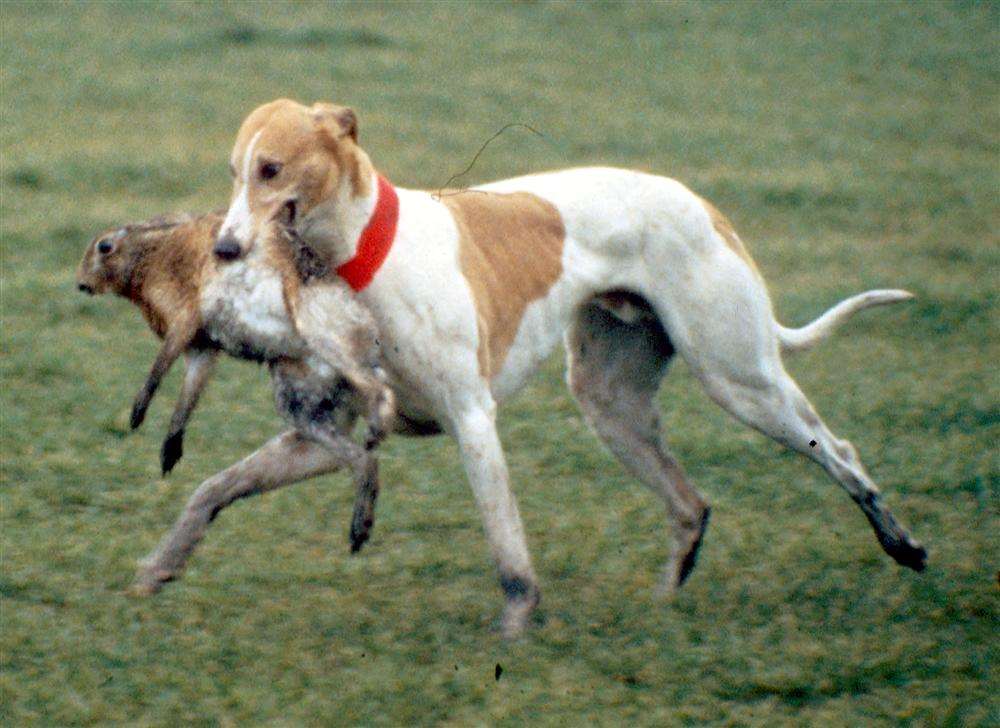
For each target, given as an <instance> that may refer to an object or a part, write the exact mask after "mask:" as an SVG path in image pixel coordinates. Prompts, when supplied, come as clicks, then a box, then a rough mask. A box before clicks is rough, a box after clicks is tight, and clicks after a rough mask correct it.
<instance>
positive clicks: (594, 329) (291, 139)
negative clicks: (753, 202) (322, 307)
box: [215, 100, 926, 635]
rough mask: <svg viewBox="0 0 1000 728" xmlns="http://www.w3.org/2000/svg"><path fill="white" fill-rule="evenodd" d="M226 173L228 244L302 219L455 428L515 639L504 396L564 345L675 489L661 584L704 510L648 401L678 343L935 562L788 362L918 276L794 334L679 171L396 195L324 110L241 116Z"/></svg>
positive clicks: (700, 371)
mask: <svg viewBox="0 0 1000 728" xmlns="http://www.w3.org/2000/svg"><path fill="white" fill-rule="evenodd" d="M231 171H232V173H233V177H234V194H233V200H232V203H231V205H230V208H229V211H228V214H227V216H226V219H225V222H224V224H223V227H222V229H221V231H220V237H219V240H218V241H217V243H216V248H215V250H216V254H217V255H218V257H219V258H220V259H222V260H227V261H230V262H231V265H233V266H247V269H248V270H249V269H250V268H252V267H253V265H254V263H253V261H254V260H255V259H256V258H255V256H256V255H257V253H256V250H257V248H259V242H258V237H259V232H260V231H262V230H264V229H265V228H266V226H267V224H268V223H269V222H270V221H271V220H273V219H275V218H277V219H279V220H281V221H282V222H284V223H286V224H291V225H293V226H294V227H295V228H296V230H297V231H298V233H299V234H300V235H301V236H302V237H303V238H304V239H305V240H306V241H307V242H308V243H309V244H310V245H312V246H313V247H315V248H316V249H317V250H319V251H321V252H322V253H323V254H325V255H327V256H328V257H329V259H330V261H331V262H332V263H333V264H334V265H340V268H339V270H340V272H341V275H342V276H343V277H344V278H346V279H347V280H348V282H349V283H351V285H352V287H353V288H354V289H355V290H356V291H357V294H356V295H357V296H358V297H359V298H360V300H361V301H362V302H363V303H364V304H365V305H367V306H368V307H369V308H370V310H371V312H372V313H373V314H374V316H375V318H376V321H377V324H378V326H379V328H380V332H381V337H382V347H383V352H384V357H385V361H384V366H385V368H386V370H387V371H388V373H389V376H390V381H391V383H392V386H393V388H394V389H395V391H396V395H397V399H398V402H397V405H398V408H399V411H400V413H401V422H402V425H401V427H402V428H404V429H408V430H409V431H410V432H436V431H439V430H442V429H443V430H444V431H446V432H447V433H449V434H450V435H452V436H453V437H454V438H455V439H456V440H457V442H458V445H459V448H460V452H461V456H462V459H463V463H464V466H465V470H466V473H467V475H468V478H469V482H470V484H471V486H472V490H473V493H474V495H475V498H476V502H477V504H478V506H479V508H480V511H481V513H482V518H483V522H484V525H485V528H486V534H487V537H488V540H489V544H490V547H491V549H492V553H493V556H494V558H495V559H496V563H497V566H498V568H499V571H500V582H501V585H502V587H503V590H504V592H505V595H506V599H507V606H506V608H505V610H504V616H503V629H504V632H505V633H506V634H508V635H514V634H517V633H519V632H520V631H521V630H522V629H523V628H524V626H525V624H526V621H527V619H528V616H529V614H530V613H531V611H532V609H533V608H534V607H535V605H536V604H537V603H538V600H539V589H538V585H537V580H536V577H535V573H534V570H533V568H532V564H531V559H530V557H529V554H528V547H527V544H526V542H525V536H524V529H523V527H522V524H521V518H520V516H519V514H518V508H517V504H516V502H515V499H514V496H513V495H512V493H511V489H510V484H509V482H508V475H507V468H506V465H505V463H504V455H503V450H502V448H501V445H500V440H499V438H498V436H497V430H496V406H497V403H498V402H500V401H502V400H504V399H505V398H507V397H508V396H510V395H511V394H513V393H514V392H516V391H517V390H518V388H519V387H521V386H522V384H523V383H524V382H525V380H526V379H527V377H528V376H529V375H530V374H531V373H532V372H533V371H534V370H535V369H536V367H537V366H538V365H539V363H540V362H541V361H542V360H543V359H544V358H545V357H546V356H547V355H548V354H549V353H550V352H551V350H552V349H553V347H554V346H555V345H556V344H557V342H558V341H559V340H560V339H562V338H564V339H565V345H566V349H567V354H568V360H569V372H568V381H569V386H570V389H571V390H572V392H573V394H574V396H575V397H576V399H577V400H578V402H579V403H580V407H581V408H582V410H583V412H584V415H585V416H586V418H587V420H588V422H589V423H590V424H591V425H592V426H593V428H594V430H596V432H597V434H598V435H599V436H600V437H601V438H602V439H603V440H604V442H605V443H607V445H608V446H609V447H610V449H611V451H612V452H613V453H614V454H615V455H616V456H617V457H618V458H619V459H620V460H621V461H622V462H623V463H624V465H625V466H626V467H627V468H628V469H629V470H630V471H631V472H632V473H633V474H634V475H635V476H636V477H637V478H639V479H640V480H641V481H642V482H643V483H645V484H646V485H647V486H649V487H650V488H652V489H653V490H654V491H655V492H657V493H659V494H660V495H661V496H662V497H663V499H664V501H665V502H666V505H667V515H668V521H669V525H670V528H671V534H672V539H673V543H672V547H671V550H670V557H669V559H668V561H667V565H666V571H665V574H664V576H663V589H664V590H665V591H667V592H670V591H671V590H673V589H675V588H676V587H677V586H679V585H680V584H681V583H682V582H683V581H684V579H685V578H686V577H687V575H688V573H689V572H690V570H691V568H692V567H693V566H694V563H695V556H696V553H697V549H698V546H699V544H700V542H701V538H702V535H703V533H704V530H705V527H706V524H707V521H708V513H709V508H708V505H707V504H706V502H705V500H704V498H703V497H702V496H701V495H700V494H699V493H698V491H697V490H696V489H695V488H694V486H692V485H691V483H690V482H689V481H688V480H687V478H686V477H685V475H684V471H683V470H682V468H681V466H680V465H679V464H678V463H677V461H676V460H675V459H674V458H673V457H671V455H670V454H669V453H668V452H667V451H666V449H665V448H664V447H663V445H662V444H661V439H660V431H659V418H658V412H657V409H656V405H655V399H656V397H655V395H656V391H657V388H658V386H659V384H660V380H661V378H662V376H663V375H664V373H665V371H666V368H667V364H668V362H669V361H670V358H671V356H672V355H673V353H674V352H675V351H676V352H679V353H680V354H681V356H682V357H683V358H684V360H685V361H686V362H687V363H688V365H689V366H690V368H691V370H692V371H693V372H694V373H695V375H696V376H697V377H698V379H699V380H700V381H701V382H702V384H703V385H704V387H705V389H706V390H707V392H708V393H709V395H710V396H711V397H712V399H713V400H715V401H716V402H717V403H718V404H719V405H721V406H722V407H723V408H725V409H726V410H727V411H728V412H730V413H731V414H732V415H733V416H735V417H736V418H737V419H739V420H740V421H742V422H744V423H746V424H748V425H750V426H751V427H754V428H755V429H757V430H760V431H761V432H763V433H764V434H766V435H769V436H770V437H772V438H774V439H775V440H777V441H778V442H781V443H782V444H784V445H786V446H788V447H790V448H792V449H794V450H796V451H797V452H800V453H802V454H803V455H806V456H807V457H809V458H811V459H812V460H814V461H816V462H817V463H819V464H820V465H821V466H822V467H823V468H824V469H825V470H826V471H827V473H829V475H830V476H831V477H832V478H833V479H834V480H835V481H836V482H837V483H839V484H840V485H841V486H842V487H843V488H844V489H845V490H846V491H847V493H848V494H849V495H850V496H851V498H853V499H854V501H855V502H856V503H857V504H858V505H859V506H860V508H861V510H862V511H863V512H864V514H865V515H866V516H867V518H868V520H869V522H870V523H871V525H872V527H873V528H874V530H875V533H876V536H877V537H878V540H879V542H880V543H881V545H882V547H883V548H884V549H885V551H886V552H887V553H888V554H889V555H890V556H892V557H893V558H894V559H896V561H898V562H899V563H900V564H902V565H904V566H908V567H910V568H913V569H916V570H918V571H919V570H921V569H923V567H924V563H925V559H926V552H925V551H924V549H923V548H922V547H921V546H920V545H919V544H917V543H916V542H914V541H913V540H912V539H911V538H910V536H909V535H908V534H907V533H906V531H905V530H904V529H903V528H902V527H901V526H900V525H899V524H898V523H897V522H896V521H895V519H894V518H893V516H892V514H891V513H890V512H889V510H888V509H886V508H885V507H884V506H883V505H882V503H881V500H880V497H879V491H878V489H877V488H876V486H875V484H874V483H873V482H872V480H871V479H870V478H869V476H868V475H867V473H866V472H865V470H864V468H863V467H862V465H861V463H860V461H859V459H858V456H857V454H856V452H855V450H854V448H853V447H852V446H851V445H850V444H849V443H848V442H845V441H844V440H840V439H838V438H836V437H835V436H834V435H833V434H832V433H831V432H830V431H829V430H828V429H827V427H826V426H825V425H824V424H823V422H822V421H821V420H820V418H819V416H818V415H817V414H816V413H815V411H814V410H813V408H812V406H811V405H810V404H809V401H808V400H807V399H806V398H805V396H804V395H803V394H802V392H801V391H800V390H799V388H798V386H797V385H796V384H795V382H794V381H793V380H792V379H791V377H790V376H789V375H788V373H787V372H786V371H785V368H784V366H783V365H782V362H781V353H782V352H784V351H794V350H796V349H803V348H806V347H808V346H810V345H812V344H813V343H815V342H817V341H819V340H820V339H822V338H824V337H825V336H826V335H827V334H828V333H829V332H830V331H831V330H832V329H833V328H834V327H835V326H836V325H837V324H839V323H840V322H842V321H843V320H844V319H845V318H846V317H848V316H849V315H850V314H852V313H854V312H855V311H858V310H859V309H862V308H865V307H867V306H872V305H876V304H882V303H890V302H894V301H900V300H904V299H907V298H910V295H909V294H908V293H906V292H905V291H894V290H889V291H869V292H867V293H864V294H861V295H859V296H855V297H853V298H850V299H847V300H846V301H844V302H842V303H840V304H839V305H837V306H835V307H834V308H833V309H831V310H830V311H829V312H827V313H826V314H824V315H823V316H822V317H820V318H819V319H818V320H816V321H815V322H813V323H811V324H809V325H808V326H805V327H803V328H801V329H788V328H785V327H783V326H781V325H780V324H778V323H777V322H776V321H775V318H774V314H773V312H772V307H771V301H770V299H769V298H768V294H767V290H766V288H765V286H764V281H763V279H762V278H761V276H760V273H759V272H758V271H757V269H756V267H755V266H754V263H753V261H752V260H751V258H750V256H749V255H748V253H747V251H746V249H745V248H744V246H743V244H742V243H741V242H740V239H739V238H738V237H737V235H736V233H735V232H734V230H733V228H732V226H731V225H730V224H729V222H728V221H727V220H726V219H725V218H724V217H723V216H722V215H721V214H720V213H719V212H718V211H717V210H716V209H715V208H714V207H712V206H711V205H710V204H709V203H707V202H706V201H705V200H703V199H701V198H700V197H698V196H697V195H695V194H694V193H693V192H691V191H690V190H688V189H687V188H686V187H684V185H682V184H680V183H679V182H676V181H674V180H672V179H667V178H664V177H657V176H653V175H650V174H643V173H639V172H634V171H626V170H621V169H605V168H586V169H569V170H564V171H559V172H551V173H546V174H537V175H531V176H526V177H519V178H516V179H510V180H504V181H501V182H495V183H492V184H488V185H483V186H481V187H477V188H475V189H471V190H466V191H463V192H460V193H447V192H446V193H433V192H424V191H416V190H407V189H402V188H394V187H393V186H392V185H390V184H389V183H388V182H387V181H386V180H385V179H384V178H383V177H381V176H380V175H379V174H378V173H377V172H376V170H375V168H374V166H373V165H372V163H371V161H370V160H369V158H368V155H367V154H365V152H364V151H363V150H362V149H361V147H360V146H358V143H357V123H356V119H355V115H354V113H353V112H352V111H351V110H349V109H347V108H344V107H339V106H334V105H331V104H316V105H314V106H312V107H306V106H303V105H301V104H298V103H295V102H293V101H289V100H278V101H275V102H272V103H269V104H266V105H264V106H261V107H259V108H258V109H256V110H255V111H254V112H253V113H251V114H250V116H249V117H248V118H247V119H246V121H245V122H244V123H243V126H242V127H241V129H240V131H239V135H238V137H237V140H236V144H235V146H234V148H233V152H232V157H231ZM260 304H261V305H262V306H263V307H264V308H267V306H268V304H266V303H265V302H260ZM271 307H272V308H274V306H271ZM251 308H252V307H251V306H249V302H248V306H247V310H248V311H249V310H250V309H251ZM248 316H250V314H248ZM250 317H251V318H252V316H250ZM271 455H272V456H273V453H271ZM323 457H324V456H323V454H322V453H320V452H319V451H317V453H316V454H315V455H314V457H312V459H311V460H310V468H303V467H301V466H293V465H292V462H293V461H294V462H298V463H301V462H303V461H302V459H301V454H298V456H296V457H293V456H292V454H291V453H289V461H290V466H289V472H288V478H287V481H286V482H292V481H294V480H301V479H303V478H305V477H309V476H310V475H313V474H318V473H319V472H323V468H324V466H323ZM272 462H273V460H272ZM268 477H270V478H274V477H275V475H274V473H273V472H270V473H269V476H268Z"/></svg>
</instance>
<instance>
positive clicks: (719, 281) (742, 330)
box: [654, 256, 927, 571]
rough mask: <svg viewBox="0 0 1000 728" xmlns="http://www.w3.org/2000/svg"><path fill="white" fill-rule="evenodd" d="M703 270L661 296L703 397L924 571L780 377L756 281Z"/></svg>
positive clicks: (847, 452) (915, 550)
mask: <svg viewBox="0 0 1000 728" xmlns="http://www.w3.org/2000/svg"><path fill="white" fill-rule="evenodd" d="M715 265H716V266H717V267H715V268H705V269H703V270H702V274H701V276H700V277H699V278H698V287H697V290H695V289H693V288H692V289H687V290H685V289H684V288H683V287H681V286H678V287H675V288H673V289H671V290H666V291H664V292H663V293H662V294H661V296H660V298H661V300H660V301H659V305H657V302H655V301H654V305H655V306H656V307H657V309H658V310H659V311H661V312H662V313H664V314H666V313H668V312H669V313H670V315H671V316H672V320H671V322H670V326H669V331H670V336H671V340H672V341H673V343H674V345H675V346H676V347H677V350H678V352H680V353H681V354H682V355H683V356H684V358H685V360H686V361H687V363H688V365H689V366H690V367H691V370H692V371H693V372H694V374H695V375H696V376H697V377H698V378H699V379H700V380H701V382H702V383H703V384H704V385H705V388H706V389H707V391H708V393H709V396H711V397H712V399H714V400H715V401H716V402H717V403H718V404H719V405H721V406H722V407H723V408H724V409H726V410H727V411H729V412H730V413H731V414H732V415H733V416H734V417H736V418H737V419H738V420H740V421H741V422H744V423H746V424H748V425H750V426H751V427H753V428H754V429H757V430H759V431H760V432H762V433H764V434H765V435H767V436H769V437H771V438H773V439H774V440H776V441H778V442H780V443H782V444H783V445H786V446H787V447H789V448H791V449H793V450H795V451H797V452H799V453H802V454H803V455H806V456H807V457H809V458H811V459H812V460H815V461H816V462H817V463H819V464H820V465H821V466H823V468H824V469H825V470H826V472H827V473H828V474H829V475H830V476H831V477H832V478H833V479H834V480H835V481H836V482H837V483H839V484H840V485H841V487H843V488H844V490H846V491H847V493H848V494H849V495H850V496H851V498H852V499H853V500H854V501H855V503H857V504H858V506H859V507H860V508H861V510H862V511H863V512H864V514H865V516H866V517H867V518H868V521H869V523H870V524H871V526H872V528H873V529H874V530H875V535H876V536H877V537H878V540H879V543H880V544H881V545H882V548H883V549H884V550H885V551H886V553H888V554H889V555H890V556H892V557H893V558H894V559H895V560H896V561H897V562H899V563H900V564H902V565H903V566H907V567H909V568H911V569H915V570H916V571H920V570H922V569H923V568H924V564H925V560H926V558H927V552H926V551H925V550H924V549H923V547H921V546H920V545H919V544H918V543H916V542H915V541H914V540H913V539H912V538H911V537H910V536H909V534H907V532H906V531H905V530H904V529H903V528H902V527H901V526H900V525H899V523H897V522H896V519H895V518H894V517H893V515H892V513H891V512H890V511H889V509H888V508H886V507H885V506H883V505H882V502H881V498H880V495H879V491H878V488H876V487H875V484H874V483H873V482H872V480H871V478H870V477H868V474H867V473H866V472H865V470H864V467H862V465H861V462H860V460H859V459H858V456H857V453H856V452H855V450H854V448H853V447H852V446H851V444H850V443H849V442H846V441H844V440H839V439H837V438H836V437H834V435H833V434H832V433H831V432H830V430H829V429H827V427H826V425H824V424H823V421H822V420H821V419H820V418H819V416H818V415H817V414H816V412H815V411H814V410H813V408H812V405H810V404H809V401H808V400H807V399H806V397H805V395H803V394H802V392H801V391H800V390H799V388H798V386H797V385H796V383H795V382H794V381H793V380H792V378H791V377H790V376H789V375H788V373H787V372H786V371H785V368H784V366H783V365H782V362H781V356H780V354H779V337H778V333H777V330H776V329H777V324H776V323H775V321H774V314H773V312H772V309H771V304H770V300H769V299H768V296H767V291H766V290H765V289H764V285H763V282H762V281H761V280H760V278H759V277H758V276H756V275H755V274H754V273H753V272H752V271H751V270H749V269H748V268H747V267H746V266H745V265H743V264H742V263H740V262H739V261H738V260H737V259H736V258H735V256H732V257H731V258H730V259H728V263H727V262H726V260H725V259H721V260H720V261H715Z"/></svg>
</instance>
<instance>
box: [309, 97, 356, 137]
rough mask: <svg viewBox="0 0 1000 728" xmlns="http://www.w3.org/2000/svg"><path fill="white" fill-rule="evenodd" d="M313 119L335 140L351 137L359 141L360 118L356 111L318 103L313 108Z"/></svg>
mask: <svg viewBox="0 0 1000 728" xmlns="http://www.w3.org/2000/svg"><path fill="white" fill-rule="evenodd" d="M312 113H313V119H314V120H315V122H316V123H317V124H318V125H319V127H320V128H321V129H323V130H324V131H326V132H327V133H328V134H329V135H330V136H331V137H332V138H334V139H342V138H343V137H345V136H346V137H350V138H351V139H352V140H353V141H354V142H355V143H357V141H358V117H357V116H355V115H354V110H353V109H349V108H348V107H346V106H337V105H336V104H325V103H316V104H313V107H312Z"/></svg>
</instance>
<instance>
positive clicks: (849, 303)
mask: <svg viewBox="0 0 1000 728" xmlns="http://www.w3.org/2000/svg"><path fill="white" fill-rule="evenodd" d="M911 298H913V294H912V293H910V292H909V291H901V290H878V291H865V292H864V293H859V294H858V295H856V296H851V297H850V298H846V299H844V300H843V301H841V302H840V303H838V304H837V305H836V306H834V307H833V308H831V309H830V310H829V311H827V312H826V313H824V314H823V315H822V316H820V317H819V318H818V319H816V320H815V321H813V322H812V323H810V324H806V325H805V326H803V327H802V328H800V329H787V328H785V327H784V326H782V325H781V324H779V323H777V322H775V326H776V327H777V331H778V340H779V341H780V342H781V351H782V352H795V351H803V350H805V349H808V348H809V347H811V346H812V345H813V344H816V343H818V342H820V341H822V340H823V339H825V338H826V337H827V336H829V335H830V334H831V333H833V330H834V329H835V328H837V327H838V326H840V325H841V324H842V323H844V321H846V320H847V319H849V318H850V317H851V316H853V315H854V314H855V313H857V312H858V311H860V310H862V309H864V308H868V307H870V306H883V305H885V304H887V303H897V302H899V301H907V300H909V299H911Z"/></svg>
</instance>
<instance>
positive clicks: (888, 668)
mask: <svg viewBox="0 0 1000 728" xmlns="http://www.w3.org/2000/svg"><path fill="white" fill-rule="evenodd" d="M910 672H911V671H910V669H909V668H906V667H903V666H901V665H898V664H896V663H892V662H883V663H876V664H873V665H861V666H859V667H857V668H856V669H854V670H852V671H846V672H839V673H837V672H834V673H833V674H832V675H830V677H828V678H825V679H820V680H818V681H816V682H813V681H810V680H808V679H803V678H802V677H801V676H798V677H789V678H787V679H782V678H774V679H770V680H769V679H759V680H750V681H748V682H744V683H737V684H733V685H730V686H727V687H724V688H722V689H720V690H718V691H717V692H716V694H717V695H718V696H719V697H720V698H723V699H725V700H735V701H739V702H758V701H761V700H768V699H770V698H777V699H778V700H780V701H781V702H782V703H784V704H785V705H788V706H789V707H792V708H801V707H804V706H807V705H812V704H815V703H819V702H823V701H826V700H830V699H833V698H838V697H841V696H845V695H852V696H857V695H863V694H865V693H871V692H873V691H876V690H879V689H881V688H884V687H901V686H903V685H906V684H907V683H908V682H910V681H911V680H912V679H913V678H914V676H913V675H911V674H910ZM813 674H815V675H816V676H821V675H827V674H830V673H829V672H828V671H827V670H815V671H813Z"/></svg>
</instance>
